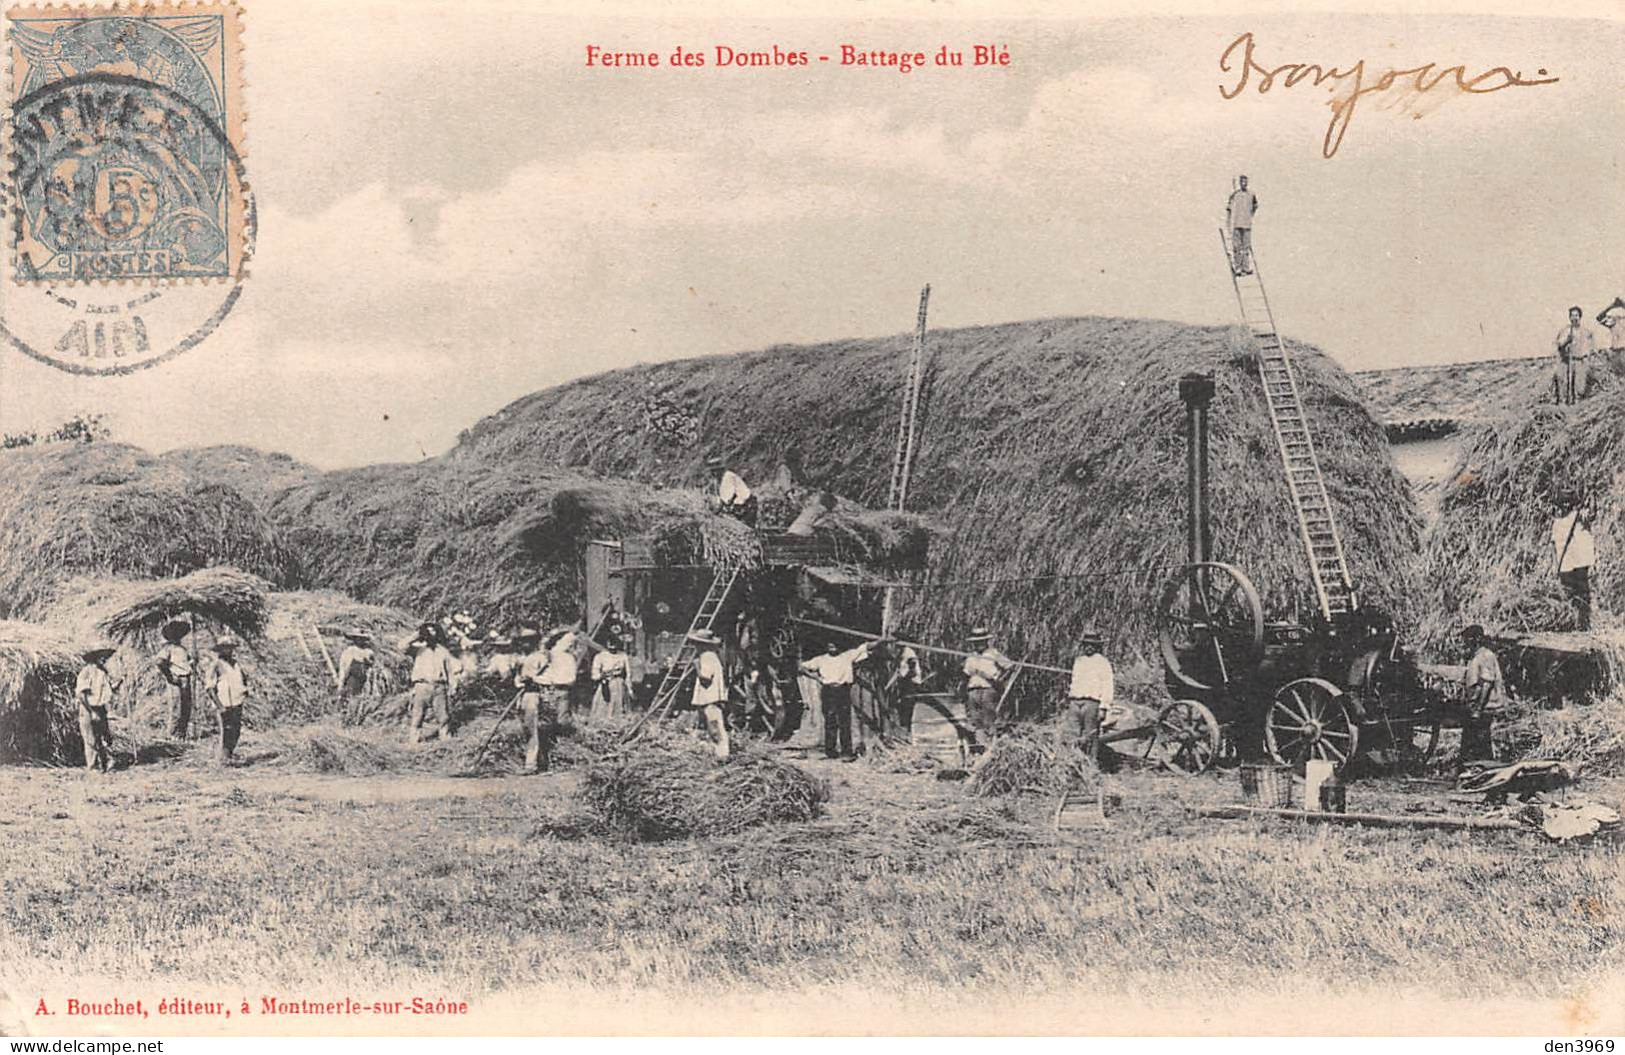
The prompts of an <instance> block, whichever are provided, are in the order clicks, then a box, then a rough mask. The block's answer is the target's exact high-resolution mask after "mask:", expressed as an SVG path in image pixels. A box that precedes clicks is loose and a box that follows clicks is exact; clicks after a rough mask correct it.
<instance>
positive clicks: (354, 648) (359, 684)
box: [338, 627, 377, 698]
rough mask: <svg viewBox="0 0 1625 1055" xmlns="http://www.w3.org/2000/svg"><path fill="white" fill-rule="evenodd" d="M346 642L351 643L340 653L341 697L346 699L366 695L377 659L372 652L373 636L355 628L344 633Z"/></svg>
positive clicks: (339, 678)
mask: <svg viewBox="0 0 1625 1055" xmlns="http://www.w3.org/2000/svg"><path fill="white" fill-rule="evenodd" d="M344 640H345V641H347V642H349V643H348V644H346V645H345V646H344V651H343V652H341V653H339V670H338V685H339V695H340V696H342V697H346V698H349V697H353V696H362V695H365V694H366V691H367V678H368V676H369V675H370V674H371V673H372V665H373V663H374V662H375V661H376V659H377V655H376V654H375V653H374V652H373V650H372V635H371V634H369V633H367V632H366V631H365V630H362V629H361V628H360V627H355V628H352V629H350V630H346V631H345V632H344Z"/></svg>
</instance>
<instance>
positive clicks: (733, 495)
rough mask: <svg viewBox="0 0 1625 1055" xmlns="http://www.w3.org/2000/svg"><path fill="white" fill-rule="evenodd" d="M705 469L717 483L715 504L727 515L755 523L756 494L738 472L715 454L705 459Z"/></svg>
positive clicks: (752, 524)
mask: <svg viewBox="0 0 1625 1055" xmlns="http://www.w3.org/2000/svg"><path fill="white" fill-rule="evenodd" d="M705 468H706V471H707V472H709V473H710V474H711V479H712V481H713V482H715V483H716V485H717V506H718V508H720V509H721V510H722V511H723V512H724V513H727V514H728V515H729V516H732V517H738V518H739V519H740V520H743V521H744V522H745V523H747V524H750V525H751V526H753V527H754V526H755V524H756V495H755V494H753V493H752V492H751V489H750V488H749V487H746V486H745V481H743V480H741V479H740V478H739V474H738V473H736V472H734V471H733V470H732V469H730V468H728V467H727V466H726V465H724V464H723V461H722V459H721V458H719V457H717V456H716V455H714V454H713V455H712V456H711V457H709V458H707V459H705Z"/></svg>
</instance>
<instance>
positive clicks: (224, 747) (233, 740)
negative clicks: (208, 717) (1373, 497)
mask: <svg viewBox="0 0 1625 1055" xmlns="http://www.w3.org/2000/svg"><path fill="white" fill-rule="evenodd" d="M214 651H215V661H214V669H213V670H212V671H211V672H210V677H211V681H212V683H213V689H214V702H215V705H216V706H217V707H218V708H219V709H220V753H219V755H218V757H217V758H216V761H217V762H219V763H220V764H221V765H223V766H225V765H230V764H231V761H232V759H233V758H235V757H236V756H237V740H238V739H239V738H240V737H241V736H242V735H243V704H244V702H246V701H247V699H248V675H247V674H245V673H243V668H242V666H241V665H240V664H239V663H238V662H237V639H236V638H234V637H232V636H231V635H230V634H226V635H225V636H223V637H221V638H220V640H218V641H216V642H215V643H214Z"/></svg>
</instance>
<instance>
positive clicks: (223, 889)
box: [0, 729, 1625, 1033]
mask: <svg viewBox="0 0 1625 1055" xmlns="http://www.w3.org/2000/svg"><path fill="white" fill-rule="evenodd" d="M471 732H472V734H473V735H476V736H477V735H478V734H479V730H478V729H475V730H472V731H471ZM277 742H279V741H276V740H275V738H274V737H271V736H269V735H266V736H264V737H260V736H257V735H256V734H254V733H252V732H251V733H250V734H249V735H248V736H247V738H246V739H245V743H244V745H243V753H244V756H245V758H246V759H247V760H248V761H247V764H246V765H243V766H240V767H237V768H231V769H226V770H217V769H215V768H213V767H212V766H210V765H208V764H207V763H206V761H205V760H204V759H203V758H202V757H201V755H202V754H203V752H201V751H197V750H194V751H192V752H190V753H188V754H182V755H180V756H178V757H173V758H168V759H165V760H163V761H160V762H156V763H153V764H144V765H141V766H137V767H135V768H133V769H126V770H121V771H117V772H114V773H112V774H108V775H105V776H104V775H98V774H89V773H84V772H80V771H75V770H53V769H9V770H5V771H0V829H3V830H4V831H5V832H7V833H8V834H9V835H11V836H12V838H11V845H12V846H13V847H14V850H13V852H12V853H10V854H8V855H7V856H6V858H5V861H4V864H3V865H0V889H3V891H4V896H3V897H0V914H3V923H0V979H3V980H4V984H5V988H4V991H5V993H6V994H8V995H9V998H10V1002H9V1006H4V1007H0V1012H3V1014H4V1018H3V1021H0V1028H3V1029H5V1030H7V1031H8V1032H10V1031H29V1032H52V1031H60V1030H64V1029H74V1028H85V1027H84V1025H83V1024H82V1023H78V1022H75V1021H73V1020H68V1019H65V1018H64V1017H63V1011H62V1009H63V1008H64V1006H65V1000H66V998H68V997H70V996H74V997H77V998H78V999H107V998H110V997H112V996H115V995H118V996H123V997H126V998H131V999H133V998H143V999H144V1000H145V1006H146V1008H147V1009H148V1013H149V1016H151V1017H150V1018H149V1019H148V1020H146V1021H134V1020H122V1021H119V1022H118V1023H116V1025H115V1027H114V1028H115V1029H116V1030H117V1031H143V1032H158V1033H166V1032H167V1033H185V1032H200V1031H201V1032H206V1031H211V1030H217V1029H224V1030H229V1029H235V1028H246V1029H248V1030H252V1031H259V1030H265V1029H272V1030H283V1029H310V1030H331V1029H337V1028H346V1029H354V1030H357V1031H360V1032H369V1031H371V1032H378V1031H390V1030H398V1029H408V1030H421V1029H426V1028H428V1029H433V1028H436V1027H446V1028H453V1029H456V1028H470V1027H468V1026H465V1025H460V1024H459V1023H458V1022H456V1021H454V1020H451V1019H446V1018H434V1017H432V1016H429V1017H412V1016H409V1015H408V1016H402V1017H400V1018H398V1019H392V1020H391V1021H389V1022H378V1021H365V1020H364V1021H361V1022H360V1023H351V1024H348V1025H335V1024H334V1022H333V1020H332V1019H329V1018H311V1017H308V1016H307V1017H298V1016H292V1017H284V1018H278V1019H277V1021H276V1023H275V1024H272V1025H267V1024H266V1019H265V1018H264V1016H263V1015H261V1014H260V1010H261V1005H260V1000H261V997H262V996H273V997H279V998H286V999H297V998H308V999H323V1000H327V999H334V998H338V997H342V996H343V995H345V994H346V993H349V994H352V995H356V996H358V997H359V996H363V995H364V996H365V997H366V999H367V1000H373V999H378V998H383V999H403V998H404V999H405V1000H410V999H411V997H413V996H419V997H423V998H426V999H429V1000H431V1001H432V1000H434V999H436V998H445V999H447V1000H449V1001H452V1002H456V1001H462V1000H469V1001H473V1002H474V1005H475V1008H476V1011H475V1014H476V1015H478V1014H480V1013H482V1012H483V1013H486V1014H487V1015H499V1014H506V1015H515V1016H521V1017H518V1018H516V1019H512V1020H506V1019H505V1020H504V1021H512V1022H513V1023H515V1028H519V1029H522V1030H527V1031H528V1030H539V1031H552V1030H555V1029H559V1030H568V1029H570V1028H598V1029H603V1028H608V1029H611V1030H615V1031H626V1030H635V1029H639V1028H646V1029H659V1028H686V1029H712V1030H716V1029H720V1028H724V1026H725V1025H727V1024H731V1026H732V1028H751V1027H752V1025H754V1027H756V1028H770V1027H775V1026H776V1027H780V1028H788V1029H792V1030H797V1031H813V1032H847V1031H852V1030H862V1029H889V1028H890V1029H896V1028H909V1029H913V1030H920V1031H926V1032H935V1031H940V1030H944V1029H956V1028H957V1029H976V1028H985V1029H989V1030H1004V1031H1017V1032H1021V1031H1026V1030H1029V1029H1030V1030H1034V1031H1045V1030H1051V1029H1064V1030H1082V1031H1085V1032H1096V1031H1105V1032H1134V1031H1140V1030H1146V1029H1161V1030H1172V1031H1210V1030H1216V1031H1223V1030H1225V1029H1240V1030H1243V1031H1247V1032H1275V1031H1292V1030H1295V1029H1296V1030H1302V1029H1311V1030H1315V1031H1319V1032H1332V1033H1343V1032H1355V1033H1368V1032H1387V1031H1389V1030H1390V1029H1397V1030H1409V1031H1413V1032H1431V1031H1433V1030H1434V1029H1444V1030H1448V1029H1450V1028H1451V1026H1450V1025H1449V1023H1450V1022H1452V1021H1454V1020H1453V1019H1452V1018H1451V1017H1450V1016H1451V1014H1452V1012H1450V1011H1449V1009H1451V1008H1454V1009H1455V1012H1454V1013H1455V1014H1457V1015H1459V1016H1460V1017H1461V1021H1460V1022H1459V1023H1457V1024H1456V1026H1455V1027H1454V1028H1458V1029H1465V1030H1467V1031H1470V1032H1486V1031H1487V1032H1494V1031H1497V1030H1496V1028H1495V1027H1496V1026H1497V1025H1498V1023H1499V1020H1498V1019H1497V1018H1495V1015H1496V1014H1497V1013H1500V1014H1506V1013H1509V1012H1510V1010H1511V1009H1516V1008H1527V1009H1529V1011H1530V1013H1531V1014H1536V1015H1539V1016H1543V1017H1542V1018H1541V1022H1542V1025H1541V1026H1540V1028H1539V1029H1537V1031H1539V1032H1572V1031H1576V1030H1587V1029H1602V1030H1606V1029H1608V1027H1609V1025H1612V1026H1613V1028H1614V1029H1615V1030H1617V1029H1618V1028H1620V1025H1621V1023H1620V1022H1619V1019H1618V1016H1619V1013H1620V1012H1619V1010H1618V1009H1619V1008H1621V1007H1622V1006H1625V1001H1622V1000H1621V999H1620V990H1619V988H1618V986H1617V982H1614V981H1610V979H1618V978H1620V977H1621V971H1620V966H1621V964H1620V956H1621V949H1622V948H1625V943H1622V941H1621V938H1622V937H1625V935H1622V933H1621V930H1622V928H1621V924H1620V922H1619V920H1620V916H1619V913H1620V909H1621V907H1622V905H1625V878H1622V876H1625V873H1622V869H1621V863H1622V857H1621V852H1620V850H1619V849H1618V848H1617V847H1616V846H1612V845H1590V846H1573V845H1571V846H1560V845H1554V844H1551V843H1548V842H1546V841H1544V840H1543V839H1541V838H1540V837H1538V836H1531V835H1525V834H1521V833H1494V832H1487V833H1463V832H1425V831H1408V830H1366V829H1359V828H1332V827H1324V826H1307V825H1300V824H1295V823H1291V822H1276V821H1257V820H1245V821H1215V820H1206V819H1202V818H1199V817H1197V816H1195V815H1194V814H1193V813H1192V812H1191V811H1190V807H1192V806H1197V805H1202V804H1214V803H1221V802H1230V801H1235V800H1237V798H1238V797H1239V796H1238V784H1239V782H1238V781H1237V778H1236V775H1235V773H1234V772H1227V773H1226V772H1219V773H1213V774H1209V775H1207V776H1204V777H1199V778H1189V779H1182V778H1175V777H1170V776H1165V775H1162V774H1159V773H1155V772H1151V771H1144V770H1130V771H1127V772H1124V773H1121V774H1119V775H1117V776H1114V777H1112V778H1110V779H1111V784H1110V785H1109V787H1110V790H1111V791H1113V792H1114V793H1115V794H1117V795H1119V796H1120V797H1121V799H1122V803H1121V806H1120V807H1118V808H1117V809H1115V810H1114V811H1113V812H1112V814H1111V816H1110V817H1109V818H1108V819H1107V820H1106V821H1105V822H1104V823H1100V822H1095V823H1092V824H1088V825H1086V826H1084V827H1081V828H1078V829H1075V830H1068V831H1065V832H1063V833H1060V834H1057V833H1056V832H1054V831H1053V830H1052V829H1051V826H1050V824H1049V823H1048V821H1049V818H1050V817H1051V816H1052V815H1053V805H1054V804H1053V802H1052V801H1050V800H1043V799H1039V798H1034V799H1031V800H1029V801H1026V802H1023V803H1020V804H1018V805H1017V806H1015V807H1011V806H1008V805H1005V804H997V803H994V804H984V803H972V804H971V805H970V807H969V808H968V809H967V807H966V802H965V799H966V794H965V788H964V785H962V784H959V783H952V782H944V781H938V780H936V779H933V777H932V776H930V775H928V774H926V775H922V774H897V773H890V772H886V771H885V770H884V768H883V767H880V766H876V765H871V764H870V763H868V762H866V761H864V762H858V763H854V764H843V763H836V762H827V761H825V760H823V759H822V758H808V759H804V760H803V759H801V758H797V761H798V762H801V763H802V764H805V765H806V766H807V767H808V768H809V769H811V770H813V771H815V772H816V773H818V774H819V775H820V776H823V777H826V778H827V779H829V780H830V781H831V784H832V790H833V798H832V801H831V802H830V804H829V806H828V813H827V816H825V817H823V818H821V819H819V820H817V821H814V822H811V823H807V824H797V825H781V826H774V827H769V828H763V829H758V830H755V831H752V832H747V833H745V834H742V835H739V836H734V837H729V838H722V839H710V840H685V841H677V842H671V843H665V844H660V845H634V844H626V843H619V842H615V841H612V840H606V839H603V838H599V837H595V836H591V835H586V834H584V833H582V832H581V830H580V829H579V826H578V825H576V824H575V822H574V820H573V818H575V817H576V816H578V812H577V811H578V807H577V805H576V799H575V793H576V790H577V788H578V787H579V785H580V781H581V770H580V768H579V767H575V768H568V769H562V770H560V771H557V772H553V773H549V774H544V775H540V776H519V775H516V774H506V775H504V774H500V773H499V774H498V775H493V776H486V777H479V778H455V777H444V776H433V775H425V774H421V773H403V772H384V773H380V774H377V775H373V776H368V777H354V776H345V775H323V774H317V773H311V772H304V771H301V770H300V769H298V768H296V767H291V766H289V765H286V764H284V761H283V760H279V759H278V758H277V757H275V755H274V744H275V743H277ZM267 745H272V746H270V747H268V746H267ZM507 747H508V745H506V744H504V745H503V749H504V750H506V749H507ZM458 749H459V748H458V746H457V745H455V744H453V745H432V746H427V747H425V748H423V749H421V750H422V751H423V752H424V753H425V755H427V756H431V757H432V756H433V754H434V753H435V752H444V753H447V754H448V755H449V753H450V752H452V751H455V750H458ZM1609 790H1617V789H1609ZM1418 802H1420V803H1423V804H1424V805H1426V806H1428V808H1434V807H1439V806H1441V805H1446V804H1445V802H1444V792H1443V790H1442V789H1441V788H1439V787H1438V786H1434V785H1414V784H1401V783H1400V782H1398V781H1386V782H1384V781H1365V782H1359V783H1356V784H1354V785H1353V786H1352V787H1351V788H1350V807H1351V809H1381V810H1393V811H1399V810H1403V809H1405V808H1408V807H1409V806H1410V804H1413V803H1418ZM1451 808H1455V809H1464V808H1465V807H1461V806H1454V807H1451ZM25 847H26V849H24V848H25ZM97 979H101V980H102V981H97ZM537 994H545V998H544V997H541V996H538V995H537ZM177 995H179V996H184V997H187V998H198V999H202V998H204V997H205V996H207V997H211V998H216V999H221V1000H223V1001H224V1002H225V1005H226V1006H228V1007H230V1008H232V1009H233V1013H234V1015H236V1016H237V1017H236V1018H235V1019H234V1020H233V1021H232V1022H226V1021H225V1020H224V1019H223V1017H222V1016H203V1017H194V1018H188V1019H184V1020H181V1019H173V1018H170V1019H166V1020H164V1021H159V1020H158V1019H157V1016H156V1013H155V1012H154V1011H153V1010H152V1009H153V1008H154V1007H155V1006H156V1004H157V1001H159V1000H160V999H161V998H163V997H166V996H168V997H174V996H177ZM634 997H636V999H635V1000H634ZM1368 997H1369V1000H1370V1002H1369V1003H1368V1002H1367V1000H1368ZM41 998H46V999H47V1001H48V1005H49V1006H51V1007H53V1009H55V1010H56V1011H57V1015H56V1017H54V1018H52V1019H42V1018H40V1017H37V1016H36V1015H35V1014H34V1012H35V1011H37V1009H38V1004H37V1002H38V1000H40V999H41ZM1407 998H1408V999H1411V1001H1412V1003H1411V1004H1408V1005H1407V1004H1406V1003H1405V1000H1406V999H1407ZM242 1000H247V1001H248V1002H249V1003H250V1005H251V1007H252V1010H253V1012H254V1014H253V1016H252V1018H251V1021H252V1024H251V1025H248V1026H246V1027H245V1026H244V1025H243V1023H244V1022H245V1021H247V1020H245V1019H244V1018H243V1017H242V1016H241V1001H242ZM1379 1005H1381V1006H1382V1007H1383V1008H1384V1009H1385V1010H1383V1011H1381V1012H1380V1013H1379V1012H1377V1011H1375V1010H1373V1009H1374V1008H1376V1007H1377V1006H1379ZM719 1006H720V1007H725V1008H726V1009H727V1011H726V1014H727V1015H728V1016H729V1017H728V1018H727V1019H726V1020H724V1019H719V1018H715V1017H699V1018H696V1017H694V1016H695V1015H702V1016H703V1015H704V1014H705V1013H706V1009H713V1010H712V1014H713V1015H714V1014H716V1013H717V1012H715V1010H714V1009H715V1008H717V1007H719ZM1405 1007H1410V1008H1411V1010H1410V1011H1409V1012H1406V1011H1404V1010H1403V1008H1405ZM593 1009H596V1011H593ZM629 1009H631V1010H629ZM1017 1009H1019V1010H1020V1017H1017V1018H1011V1017H1010V1015H1013V1014H1015V1013H1016V1011H1017ZM1248 1009H1256V1010H1248ZM1418 1009H1421V1010H1418ZM1003 1012H1008V1014H1005V1013H1003ZM594 1014H597V1016H598V1017H593V1016H594ZM1148 1014H1155V1015H1159V1016H1163V1017H1161V1018H1158V1019H1154V1020H1153V1019H1147V1018H1144V1017H1143V1016H1144V1015H1148ZM1243 1014H1244V1015H1245V1016H1246V1017H1244V1018H1242V1019H1239V1020H1238V1019H1237V1018H1236V1017H1235V1016H1237V1015H1243ZM1407 1015H1408V1016H1409V1017H1407ZM605 1016H609V1017H605ZM1166 1016H1176V1017H1166ZM482 1021H484V1022H485V1023H486V1024H487V1025H490V1024H491V1023H494V1022H496V1021H498V1019H496V1018H487V1019H484V1020H482Z"/></svg>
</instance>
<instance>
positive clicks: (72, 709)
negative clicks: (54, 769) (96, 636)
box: [0, 621, 85, 763]
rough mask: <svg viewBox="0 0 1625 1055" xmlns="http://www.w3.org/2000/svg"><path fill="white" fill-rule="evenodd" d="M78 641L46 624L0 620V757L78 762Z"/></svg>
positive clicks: (80, 757)
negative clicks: (74, 696) (74, 692)
mask: <svg viewBox="0 0 1625 1055" xmlns="http://www.w3.org/2000/svg"><path fill="white" fill-rule="evenodd" d="M84 662H85V661H84V655H83V653H82V651H81V648H80V645H79V644H78V643H77V642H76V641H75V640H74V639H73V638H71V637H69V636H67V635H65V634H62V633H60V632H58V631H55V630H52V629H50V628H47V627H41V626H34V625H32V624H30V623H18V622H12V621H4V622H0V762H4V763H14V762H26V761H58V762H73V763H77V762H82V761H83V759H84V755H83V751H84V748H83V745H82V742H81V741H80V739H79V721H78V709H77V705H76V704H75V703H74V700H73V683H74V679H75V678H76V677H77V676H78V673H79V668H80V667H82V666H83V665H84Z"/></svg>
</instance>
